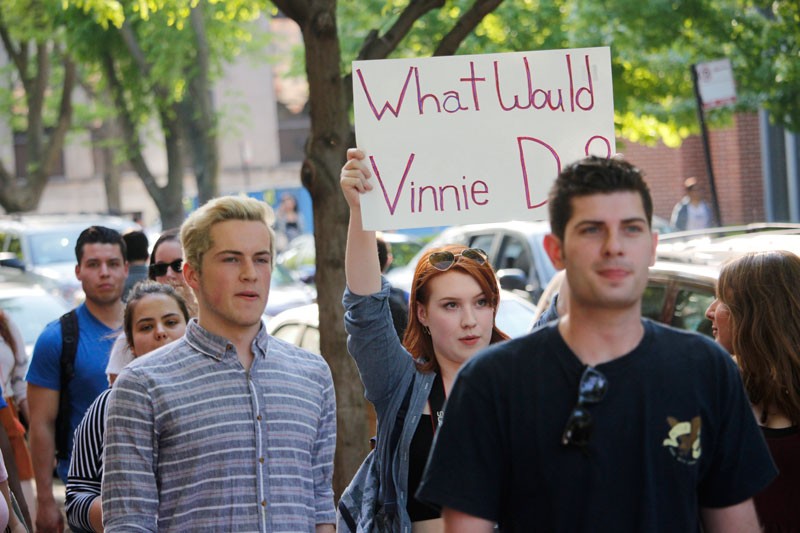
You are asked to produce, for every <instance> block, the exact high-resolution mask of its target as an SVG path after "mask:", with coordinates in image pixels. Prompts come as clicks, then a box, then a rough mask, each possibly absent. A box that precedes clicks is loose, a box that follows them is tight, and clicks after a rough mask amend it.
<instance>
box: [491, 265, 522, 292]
mask: <svg viewBox="0 0 800 533" xmlns="http://www.w3.org/2000/svg"><path fill="white" fill-rule="evenodd" d="M497 279H498V281H499V282H500V288H501V289H505V290H507V291H513V290H519V291H526V290H527V289H528V276H527V274H525V271H524V270H522V269H521V268H502V269H500V270H498V271H497Z"/></svg>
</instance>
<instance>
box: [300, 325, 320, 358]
mask: <svg viewBox="0 0 800 533" xmlns="http://www.w3.org/2000/svg"><path fill="white" fill-rule="evenodd" d="M300 347H301V348H303V349H304V350H308V351H309V352H311V353H315V354H319V353H320V349H319V330H318V329H317V328H314V327H311V326H309V327H307V328H306V331H305V333H303V339H302V340H301V341H300Z"/></svg>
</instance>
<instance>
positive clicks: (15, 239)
mask: <svg viewBox="0 0 800 533" xmlns="http://www.w3.org/2000/svg"><path fill="white" fill-rule="evenodd" d="M6 245H7V249H6V251H8V252H11V253H13V254H14V255H16V256H17V257H18V258H19V259H24V257H22V241H21V239H20V238H19V236H17V235H9V238H8V241H7V242H6Z"/></svg>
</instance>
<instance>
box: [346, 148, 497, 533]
mask: <svg viewBox="0 0 800 533" xmlns="http://www.w3.org/2000/svg"><path fill="white" fill-rule="evenodd" d="M347 157H348V161H347V163H345V165H344V167H343V168H342V174H341V180H340V182H341V187H342V192H343V193H344V196H345V199H346V200H347V204H348V206H349V207H350V223H349V226H348V233H347V251H346V254H345V275H346V278H347V287H346V289H345V293H344V306H345V310H346V311H345V329H346V330H347V333H348V335H349V337H348V340H347V346H348V349H349V351H350V354H351V355H352V356H353V359H355V361H356V364H357V365H358V370H359V373H360V374H361V380H362V381H363V383H364V388H365V390H366V397H367V399H368V400H369V401H370V402H372V404H373V405H374V406H375V411H376V413H377V417H378V437H377V446H376V449H375V452H376V454H377V458H378V461H379V462H380V463H385V462H389V463H390V464H391V465H392V467H391V472H394V478H393V479H385V478H383V477H382V478H381V479H380V485H381V487H385V486H387V485H389V484H390V485H391V487H392V488H393V490H394V491H395V493H396V495H397V516H396V517H395V518H394V519H389V521H390V523H388V524H386V523H384V524H376V525H372V527H373V528H377V530H379V531H387V532H390V531H391V532H393V531H398V532H399V531H408V530H409V528H411V530H412V531H414V532H438V531H442V520H441V518H440V514H439V511H438V510H436V509H434V508H431V507H428V506H427V505H425V504H423V503H422V502H420V501H418V500H417V499H416V498H414V496H413V495H414V491H415V490H416V487H417V484H418V483H419V480H420V478H421V476H422V471H423V469H424V467H425V462H426V461H427V458H428V451H429V450H430V448H431V443H432V442H433V437H434V433H435V431H436V428H437V427H438V426H439V424H440V423H441V413H442V410H443V405H444V401H445V398H446V397H447V395H448V393H449V392H450V389H451V388H452V386H453V381H454V379H455V376H456V373H457V372H458V369H459V368H460V367H461V365H462V364H463V363H464V362H465V361H467V360H468V359H469V358H471V357H472V356H473V355H474V354H475V353H477V351H478V350H480V349H481V348H483V347H486V346H489V344H491V343H495V342H499V341H502V340H505V339H507V338H508V337H507V336H506V335H505V334H504V333H503V332H502V331H500V330H499V329H498V328H497V326H496V325H495V322H494V319H495V314H496V312H497V306H498V303H499V300H500V291H499V285H498V282H497V278H496V277H495V273H494V271H493V270H492V267H491V265H490V264H489V262H488V260H487V258H486V255H485V254H484V253H483V252H482V251H481V250H477V249H472V248H467V247H465V246H457V245H454V246H445V247H442V248H435V249H432V250H431V251H429V252H428V253H426V254H425V255H424V256H423V257H422V258H421V259H420V261H419V263H418V264H417V267H416V270H415V272H414V279H413V281H412V285H411V297H410V308H411V312H410V313H409V315H408V316H409V324H408V327H407V328H406V332H405V336H404V338H403V343H402V344H401V343H400V339H398V337H397V334H396V332H395V329H394V327H393V324H392V315H391V309H390V307H389V298H390V296H389V295H390V292H389V283H388V282H387V281H386V280H385V279H384V278H383V277H382V276H381V268H380V264H379V262H378V256H377V255H376V254H375V238H376V236H375V232H373V231H364V230H363V229H362V222H361V195H362V194H363V193H364V192H366V191H368V190H370V189H372V187H373V185H372V181H370V178H371V173H370V171H369V169H368V168H367V166H366V165H365V164H364V153H363V152H362V151H361V150H358V149H355V148H351V149H350V150H348V151H347ZM409 387H412V389H411V397H410V399H409V404H408V408H407V411H408V412H407V414H405V415H404V416H405V418H404V424H403V427H402V428H401V435H400V438H399V444H398V449H397V451H396V453H394V454H392V450H391V449H390V448H391V446H390V445H389V443H390V442H391V440H392V433H393V428H394V426H395V424H396V420H397V418H398V416H401V415H400V414H399V413H400V412H401V405H402V403H403V399H404V397H405V396H406V395H407V391H408V390H409ZM363 468H365V467H364V466H362V469H363ZM360 473H361V471H359V474H360ZM359 474H356V479H358V478H359ZM357 490H358V489H357V488H356V486H355V485H354V484H351V485H350V487H348V489H346V490H345V493H344V495H343V496H342V500H344V501H345V502H347V501H348V499H350V498H351V497H353V496H355V497H356V498H358V497H359V495H357V494H353V491H357ZM343 507H344V511H343V512H340V516H339V529H340V530H342V531H346V530H347V529H345V528H346V527H349V528H350V529H349V530H350V531H355V530H358V531H364V530H369V529H365V528H369V527H370V524H369V523H367V522H366V521H368V520H370V519H372V517H371V516H359V515H358V509H348V507H347V503H345V505H344V506H343V505H341V504H340V511H342V509H343Z"/></svg>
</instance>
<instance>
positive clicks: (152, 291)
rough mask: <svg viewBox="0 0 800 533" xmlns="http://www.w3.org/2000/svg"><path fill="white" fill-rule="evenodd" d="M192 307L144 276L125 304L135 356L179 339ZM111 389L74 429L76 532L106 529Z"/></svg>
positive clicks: (70, 487)
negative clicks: (102, 490) (103, 485)
mask: <svg viewBox="0 0 800 533" xmlns="http://www.w3.org/2000/svg"><path fill="white" fill-rule="evenodd" d="M188 321H189V310H188V309H187V308H186V302H184V301H183V298H181V297H180V295H179V294H178V293H177V292H176V291H175V289H174V288H173V287H172V286H170V285H164V284H161V283H158V282H155V281H150V280H145V281H141V282H139V283H137V284H136V285H134V286H133V289H132V290H131V292H130V293H129V298H128V302H127V304H126V306H125V317H124V319H123V331H124V338H125V339H130V341H128V344H129V345H130V350H131V353H132V354H133V356H134V357H137V356H140V355H144V354H146V353H149V352H151V351H153V350H155V349H156V348H160V347H161V346H164V345H165V344H169V343H170V342H172V341H174V340H177V339H179V338H181V337H182V336H183V333H184V331H186V324H187V322H188ZM110 393H111V389H107V390H106V391H104V392H102V393H101V394H100V396H98V397H97V399H96V400H95V401H94V403H93V404H92V405H91V406H89V409H87V411H86V415H85V416H84V417H83V420H82V421H81V423H80V424H79V425H78V428H77V429H76V430H75V446H74V448H73V450H72V461H71V463H70V468H69V475H68V477H67V487H66V488H67V497H66V514H67V522H68V523H69V527H70V528H71V529H72V531H74V532H75V533H83V532H87V531H88V532H94V533H99V532H101V531H103V511H102V505H101V504H102V502H101V499H100V483H101V481H102V479H103V449H104V448H105V431H106V411H107V405H108V395H109V394H110Z"/></svg>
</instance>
